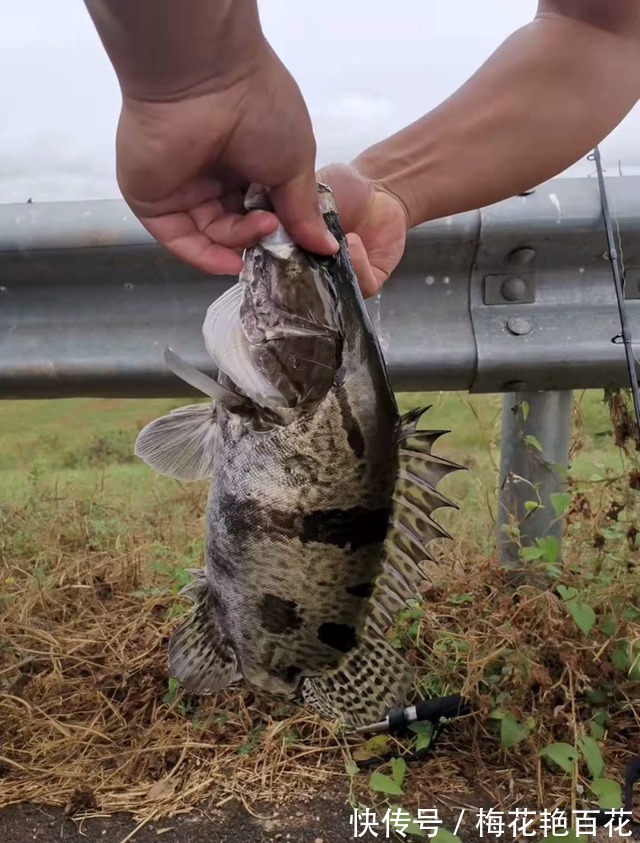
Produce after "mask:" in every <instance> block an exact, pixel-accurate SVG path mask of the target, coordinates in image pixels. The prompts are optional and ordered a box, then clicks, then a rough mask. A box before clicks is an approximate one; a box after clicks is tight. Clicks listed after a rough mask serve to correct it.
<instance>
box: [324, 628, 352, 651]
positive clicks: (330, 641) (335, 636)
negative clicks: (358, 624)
mask: <svg viewBox="0 0 640 843" xmlns="http://www.w3.org/2000/svg"><path fill="white" fill-rule="evenodd" d="M318 638H319V640H320V641H322V643H323V644H326V645H327V646H328V647H333V649H334V650H339V651H340V652H341V653H348V652H349V651H350V650H353V648H354V647H355V646H356V645H357V643H358V638H357V636H356V630H355V627H353V626H351V625H350V624H346V623H323V624H322V626H319V627H318Z"/></svg>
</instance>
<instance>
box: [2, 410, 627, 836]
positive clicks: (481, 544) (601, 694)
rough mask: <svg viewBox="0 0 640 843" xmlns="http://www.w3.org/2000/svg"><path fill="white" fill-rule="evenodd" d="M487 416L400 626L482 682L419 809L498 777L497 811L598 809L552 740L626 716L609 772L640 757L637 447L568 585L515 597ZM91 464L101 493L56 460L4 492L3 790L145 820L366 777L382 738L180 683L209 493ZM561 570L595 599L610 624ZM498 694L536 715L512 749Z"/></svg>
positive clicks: (412, 799) (445, 675)
mask: <svg viewBox="0 0 640 843" xmlns="http://www.w3.org/2000/svg"><path fill="white" fill-rule="evenodd" d="M418 400H419V399H418V398H415V399H412V401H411V403H417V401H418ZM451 400H453V399H451ZM456 400H461V399H459V398H458V399H456ZM464 400H466V399H464ZM405 403H406V402H405ZM485 410H486V411H483V416H482V419H479V421H482V424H481V425H479V426H478V429H482V430H484V432H483V433H481V439H482V442H481V444H480V446H477V447H476V448H475V450H474V451H473V453H471V454H469V458H467V454H465V453H461V452H460V451H456V447H455V442H454V444H453V445H451V444H444V443H443V446H442V449H441V451H444V452H445V453H447V454H448V455H450V456H452V457H454V458H457V459H458V460H461V461H463V462H466V463H469V462H471V463H472V464H473V472H471V473H469V474H468V475H466V477H464V478H462V477H461V478H460V479H456V478H451V480H450V481H448V482H450V483H451V484H452V485H451V486H450V487H449V489H450V490H452V489H453V491H451V492H450V493H451V494H452V495H453V496H455V497H457V498H458V499H459V500H460V501H461V503H462V507H463V512H462V514H460V513H447V514H446V518H443V521H445V520H446V524H447V527H448V528H449V529H450V530H452V531H453V532H454V534H457V536H458V538H457V539H456V541H455V542H453V543H450V542H445V543H441V544H440V546H439V552H440V556H441V559H442V563H441V565H440V568H439V569H436V570H435V571H434V576H433V581H432V582H431V583H429V585H428V587H426V588H425V591H424V601H423V603H422V606H421V610H420V611H414V612H413V613H412V615H411V617H407V618H405V619H401V620H400V621H399V624H398V629H397V630H396V631H395V633H394V634H395V636H396V637H397V638H399V639H400V640H402V643H403V646H404V647H405V649H406V651H407V654H408V657H409V658H410V660H411V661H412V662H413V663H414V665H415V667H416V675H417V679H418V685H419V690H420V692H421V693H422V694H425V695H434V694H444V693H454V692H460V691H462V692H463V693H464V694H465V695H467V696H468V698H469V699H470V701H471V702H472V704H473V706H474V709H475V712H474V714H473V715H471V716H470V717H468V718H465V719H463V720H461V721H457V722H454V723H453V724H452V726H451V728H450V729H449V730H448V732H447V733H446V734H445V735H444V737H442V738H441V742H440V744H439V747H438V750H437V752H436V754H435V755H434V756H432V757H431V758H430V759H429V760H428V761H426V762H424V763H420V764H418V765H416V766H414V767H412V769H411V771H410V773H409V776H408V779H407V785H406V788H405V797H404V800H403V804H404V805H406V806H407V807H411V806H412V805H416V804H418V802H419V800H420V799H422V804H424V799H425V798H427V802H428V803H429V804H433V801H434V798H435V797H436V796H437V797H439V798H441V799H443V800H444V801H445V802H446V801H447V799H448V798H449V799H453V800H454V801H456V802H457V804H460V801H461V800H464V795H465V794H468V793H475V794H477V793H478V792H479V791H481V790H484V791H485V792H487V793H488V794H489V801H490V802H492V804H493V805H497V806H506V805H508V806H514V805H523V804H532V803H534V804H536V803H537V804H538V805H539V806H542V807H545V808H548V809H553V808H555V807H560V808H563V809H565V810H566V809H570V808H571V807H576V806H577V807H581V806H587V807H594V805H595V798H594V797H593V795H592V794H591V793H590V791H589V787H588V776H587V771H586V769H585V768H584V767H583V766H580V768H579V772H578V775H577V776H576V777H575V779H574V780H572V779H571V777H570V776H567V775H565V774H563V773H561V772H559V771H557V770H553V769H551V768H549V767H548V766H547V765H546V764H545V763H543V762H542V761H541V759H540V757H539V751H540V750H541V749H542V748H544V747H545V746H547V745H548V744H549V743H552V742H558V741H562V742H568V743H570V744H574V742H575V741H576V740H577V739H578V738H579V737H580V736H581V735H583V734H589V729H590V724H591V723H592V722H593V720H594V718H596V719H597V718H598V716H599V715H598V712H599V711H602V710H606V712H607V718H608V719H607V722H606V734H605V735H604V737H603V738H602V740H601V748H602V753H603V757H604V759H605V762H606V776H607V777H608V778H613V779H618V780H619V779H620V778H621V774H622V769H623V765H624V763H625V761H626V760H628V758H629V757H631V755H632V754H634V752H635V753H637V752H640V692H639V691H638V679H639V678H640V667H637V668H636V670H637V674H636V673H635V672H633V670H632V672H631V677H635V678H630V675H629V658H628V656H629V654H631V660H633V658H635V657H638V658H639V659H640V612H638V611H637V609H638V607H640V568H639V566H638V565H637V561H636V560H637V556H638V553H637V550H638V542H637V540H636V532H635V531H636V530H637V529H638V520H639V519H638V513H639V509H638V486H640V482H639V478H640V474H639V473H638V462H637V457H636V456H635V455H633V454H631V455H624V454H623V453H622V452H620V451H619V450H618V451H616V450H615V448H614V446H613V445H612V444H609V445H607V449H606V450H607V453H608V455H609V457H608V460H605V459H602V460H600V459H598V460H595V461H594V459H593V458H592V456H590V458H589V459H590V462H588V463H587V462H584V463H582V464H581V466H580V470H579V471H577V474H579V476H580V479H579V480H576V481H574V483H573V487H572V492H573V496H574V497H573V506H572V511H571V513H570V515H569V522H570V524H569V529H568V537H567V542H566V554H565V560H564V565H563V568H562V571H561V573H560V577H559V579H558V578H557V579H555V580H553V581H551V582H550V589H549V590H547V591H542V592H540V591H535V590H533V589H531V588H527V587H522V588H520V589H518V590H517V591H516V592H513V593H511V592H510V591H509V589H508V587H507V583H506V581H505V574H504V571H503V570H502V569H501V568H500V566H499V565H498V564H497V562H496V559H495V557H494V555H493V553H492V552H490V548H491V545H492V543H493V536H492V535H490V530H492V529H493V527H492V525H491V519H492V518H493V517H494V503H495V496H494V494H493V490H492V487H491V483H492V479H491V478H492V475H491V464H492V462H493V461H494V460H495V447H496V438H495V433H496V426H495V424H496V418H497V416H496V412H495V403H494V404H492V405H491V406H490V407H489V409H486V408H485ZM145 413H146V411H145ZM151 415H153V413H151ZM577 419H578V423H577V428H576V437H575V443H574V455H575V456H576V459H578V456H577V455H578V454H579V453H580V452H582V453H583V454H584V453H585V452H587V451H589V449H590V448H591V447H592V445H593V439H594V436H595V433H594V431H593V430H590V431H587V432H585V429H584V427H585V425H584V422H583V421H581V420H580V419H581V413H580V412H578V414H577ZM144 420H145V419H141V420H140V422H138V421H136V424H135V426H136V427H139V424H140V423H142V421H144ZM429 422H430V423H433V422H435V423H436V425H437V422H438V419H437V418H435V419H432V418H430V419H429ZM601 425H602V422H601V418H599V419H598V421H597V425H596V426H597V427H600V428H601ZM132 440H133V432H132V435H131V441H132ZM598 441H600V440H598ZM598 447H599V448H600V449H601V450H604V449H603V448H602V446H598ZM107 450H108V449H107ZM112 456H113V455H110V456H108V459H111V458H112ZM587 465H588V466H589V467H587ZM89 471H90V472H91V476H92V478H93V481H94V485H93V489H92V492H91V493H89V492H88V491H86V487H85V486H83V485H82V483H80V480H79V478H77V477H75V478H74V477H73V476H71V477H70V476H68V475H65V478H66V479H65V480H64V482H63V481H58V480H56V481H55V482H52V481H51V478H50V477H49V476H48V475H47V471H46V467H45V469H38V470H36V469H34V468H33V466H31V467H30V468H29V470H28V471H27V480H26V481H25V483H26V485H25V484H23V485H21V491H20V495H15V496H13V497H14V498H15V500H14V502H9V500H8V499H6V500H5V502H4V503H2V504H1V508H0V581H1V582H2V597H1V598H0V599H1V601H2V602H1V603H0V606H2V615H1V616H0V729H1V732H2V736H3V741H2V749H1V750H0V805H7V804H10V803H12V802H18V801H24V800H31V801H36V802H43V803H47V804H58V805H66V806H67V809H68V811H69V812H70V813H73V814H76V813H87V812H89V813H90V812H92V811H97V810H100V811H107V812H111V811H116V810H131V811H133V812H134V813H135V814H136V815H137V816H139V817H140V818H142V819H144V818H147V817H149V816H151V815H155V816H162V815H164V814H168V813H172V812H175V811H180V810H186V809H189V808H190V807H191V806H193V805H194V804H195V803H197V802H198V801H199V800H201V799H203V798H205V797H213V798H214V801H215V804H223V803H224V802H225V801H226V800H228V799H229V798H232V797H238V798H240V799H242V800H244V801H245V803H246V804H247V805H248V806H251V804H252V803H253V802H254V801H255V800H256V799H260V800H261V801H278V800H280V799H283V798H285V797H286V796H290V795H296V796H297V797H300V796H305V795H311V794H312V793H314V792H317V790H318V789H319V788H320V787H322V786H325V785H328V784H331V783H337V782H343V781H346V780H347V776H346V773H345V761H346V760H348V759H349V757H350V756H351V753H352V752H353V751H357V750H358V749H359V750H360V751H361V752H362V749H363V748H365V749H366V746H367V744H366V742H365V741H364V740H363V739H353V738H349V739H346V738H344V737H342V736H340V735H339V734H338V733H337V732H336V731H335V730H334V729H333V728H332V726H331V724H326V723H321V722H320V721H318V720H317V719H316V718H314V717H312V716H309V715H308V714H307V713H306V712H304V711H300V710H296V709H293V708H291V707H288V706H285V705H281V704H279V703H277V702H274V701H269V700H265V699H262V698H259V697H256V696H255V695H254V694H253V693H251V692H249V691H246V690H240V691H234V692H229V693H224V694H219V695H216V696H214V697H210V698H192V697H189V696H187V695H184V694H183V693H182V692H181V691H180V689H178V688H177V687H175V684H174V683H172V682H168V680H167V672H166V643H167V638H168V635H169V633H170V631H171V630H172V628H173V627H174V626H175V624H176V623H177V621H178V615H179V614H181V613H182V612H183V611H184V610H185V605H184V604H183V603H182V601H181V600H179V599H178V598H177V597H176V593H177V590H178V589H179V588H180V586H181V585H182V584H183V582H184V574H183V573H182V572H183V570H184V568H187V567H195V566H197V565H198V564H199V557H200V556H201V553H202V541H201V536H202V518H203V504H204V499H205V495H206V489H205V488H203V487H202V486H200V485H199V486H197V487H192V486H188V487H182V486H180V485H179V484H175V483H171V482H169V481H164V480H163V479H157V478H154V479H153V481H150V480H149V479H141V478H144V477H145V475H144V473H138V469H137V467H136V470H135V471H134V470H133V468H132V467H131V466H127V465H126V461H125V465H124V466H123V467H122V472H123V474H122V476H120V479H119V480H118V481H117V482H115V481H113V478H111V479H110V475H109V471H108V470H105V469H104V468H99V467H98V468H95V467H91V466H90V467H89ZM127 472H129V473H127ZM143 472H144V469H143ZM479 475H480V478H481V479H480V480H479V479H478V476H479ZM96 478H97V479H96ZM21 482H22V481H21ZM82 482H83V483H85V482H86V478H84V480H83V481H82ZM114 483H115V485H114ZM456 483H457V484H458V485H457V486H456V485H455V484H456ZM110 484H111V485H110ZM140 484H143V485H144V484H147V485H146V486H144V493H142V491H141V488H142V486H141V485H140ZM81 489H83V490H84V491H80V490H81ZM6 497H7V496H5V498H6ZM471 502H473V503H472V504H471ZM467 506H469V510H471V509H473V513H471V511H470V516H472V517H469V518H467V517H466V516H465V509H466V507H467ZM478 524H481V525H482V524H483V525H484V527H483V532H482V534H480V533H479V531H478ZM487 548H488V549H489V552H487V550H486V549H487ZM558 583H561V584H563V585H565V586H567V587H574V588H575V589H576V590H577V592H578V596H579V600H580V601H582V602H584V603H587V604H588V605H589V606H591V607H592V608H593V610H594V611H595V613H596V617H597V622H596V624H595V626H594V628H593V629H592V630H591V631H590V632H589V634H588V635H584V634H583V633H582V632H581V631H580V630H579V629H578V627H577V626H576V623H575V622H574V620H573V618H572V617H571V616H570V614H569V612H568V611H567V605H566V603H565V602H563V601H562V600H561V599H560V597H559V596H558V595H557V593H556V592H555V591H554V588H555V586H556V585H557V584H558ZM621 653H623V654H624V653H627V662H626V663H625V661H624V656H623V655H621ZM498 708H500V709H502V710H503V711H507V712H509V713H510V714H511V715H512V716H513V717H514V718H515V719H516V720H518V721H519V722H520V723H525V722H526V721H528V720H529V723H528V731H527V736H526V737H525V738H523V740H522V741H521V742H519V743H518V745H517V746H515V747H513V748H510V749H503V748H502V746H501V742H500V736H499V726H500V722H499V721H498V720H495V719H492V718H491V716H490V715H491V714H492V713H493V712H495V710H496V709H498ZM409 746H410V741H405V742H403V743H402V745H400V744H397V743H396V742H395V741H390V743H389V748H390V749H396V750H398V751H401V749H402V748H404V749H407V748H409ZM367 782H368V775H367V774H361V775H358V776H356V777H355V780H354V782H353V784H354V786H355V789H356V791H358V792H360V793H362V794H366V793H367ZM366 798H368V800H369V802H370V801H371V794H370V793H369V794H368V796H367V797H366Z"/></svg>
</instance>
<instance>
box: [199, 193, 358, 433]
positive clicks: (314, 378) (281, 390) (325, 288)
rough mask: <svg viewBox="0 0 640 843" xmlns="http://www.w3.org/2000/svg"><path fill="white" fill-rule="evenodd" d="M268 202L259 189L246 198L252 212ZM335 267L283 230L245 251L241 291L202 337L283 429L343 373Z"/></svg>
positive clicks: (229, 297) (226, 301)
mask: <svg viewBox="0 0 640 843" xmlns="http://www.w3.org/2000/svg"><path fill="white" fill-rule="evenodd" d="M322 195H325V193H324V190H323V191H322ZM321 199H322V196H321ZM267 201H268V200H267V199H266V197H265V194H264V193H260V192H259V191H256V190H254V191H253V192H252V193H250V194H249V195H248V197H247V205H248V207H250V208H252V207H257V206H261V207H265V205H266V204H267ZM258 203H260V205H258ZM332 261H335V259H334V258H332V257H329V258H325V257H323V256H317V255H313V254H310V253H308V252H306V251H304V250H303V249H301V248H300V247H299V246H298V245H297V244H296V243H294V242H293V240H292V239H291V237H289V235H288V234H287V232H286V231H285V229H284V228H283V227H282V226H280V227H279V228H278V229H277V230H276V231H275V232H274V233H273V234H270V235H268V236H267V237H264V238H263V239H262V240H261V241H260V242H259V243H258V244H257V245H255V246H253V247H252V248H250V249H247V250H246V251H245V254H244V263H245V265H244V269H243V271H242V273H241V275H240V278H239V281H238V284H237V285H235V286H234V287H232V288H231V290H228V291H227V292H226V293H225V294H224V295H223V296H221V297H220V298H219V299H217V300H216V301H215V302H214V303H213V304H212V305H211V306H210V308H209V310H208V312H207V317H206V319H205V323H204V326H203V334H204V339H205V344H206V346H207V350H208V352H209V354H210V355H211V356H212V357H213V359H214V360H215V362H216V364H217V366H218V369H219V370H220V371H221V372H222V373H223V374H224V375H225V376H226V377H227V378H229V379H230V381H231V382H232V383H233V384H234V385H235V387H236V388H237V389H239V390H240V391H241V392H243V393H244V394H245V395H246V396H247V397H248V398H250V399H251V401H252V402H253V403H254V404H256V405H257V406H258V407H260V408H263V409H265V410H267V411H269V412H270V413H271V414H274V415H275V416H276V417H277V418H278V419H279V420H280V421H281V422H283V423H288V421H291V420H293V418H295V417H296V416H297V415H299V414H300V413H305V412H307V413H308V412H312V411H313V410H314V409H315V407H317V405H318V404H319V403H320V402H321V401H322V400H323V399H324V398H325V396H326V395H327V393H328V392H329V391H330V389H331V387H332V385H333V383H334V380H335V377H336V374H337V372H338V370H339V369H340V366H341V357H342V344H343V325H342V322H343V317H342V305H341V299H340V295H339V291H338V290H337V288H336V281H335V273H334V272H332Z"/></svg>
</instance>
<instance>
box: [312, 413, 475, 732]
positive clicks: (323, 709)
mask: <svg viewBox="0 0 640 843" xmlns="http://www.w3.org/2000/svg"><path fill="white" fill-rule="evenodd" d="M428 409H429V408H428V407H427V408H424V409H421V410H414V411H412V412H410V413H407V414H406V415H405V416H403V417H402V420H401V427H400V431H399V435H398V446H399V467H398V474H397V478H396V485H395V489H394V496H393V509H392V515H391V525H390V527H389V531H388V533H387V537H386V539H385V544H384V556H383V563H382V570H381V572H380V574H379V576H378V577H377V579H376V581H375V583H374V588H373V593H372V594H371V597H370V598H369V604H368V606H367V615H366V620H365V624H364V629H363V633H362V634H361V636H360V644H359V645H358V646H357V647H356V648H355V649H354V650H352V651H351V652H350V653H347V655H346V656H345V658H344V659H343V660H342V662H341V663H340V666H339V668H337V669H335V670H330V671H327V672H326V673H324V674H322V675H320V676H315V677H310V678H308V679H306V680H305V682H304V684H303V687H302V695H303V699H304V700H305V702H306V703H307V705H309V706H310V707H311V708H313V709H314V710H315V711H317V712H318V713H320V714H322V715H324V716H327V717H332V718H338V719H340V720H342V721H343V722H345V723H346V724H347V725H349V726H351V727H357V726H364V725H368V724H371V723H374V722H376V721H378V720H381V719H382V718H383V717H385V716H386V715H387V714H388V712H389V711H390V709H392V708H393V707H394V706H395V705H398V704H403V703H404V702H405V699H406V696H407V694H408V693H409V690H410V688H411V670H410V668H409V666H408V665H407V663H406V661H405V660H404V658H403V657H402V655H401V654H400V653H399V652H398V651H397V650H395V649H394V648H393V647H392V646H391V644H390V643H389V641H388V639H387V638H386V636H385V631H386V629H388V627H389V626H390V625H391V623H392V622H393V618H394V615H395V614H396V613H397V612H398V611H400V610H403V609H406V608H408V602H409V601H410V600H411V599H415V598H416V597H417V596H418V586H419V584H420V582H421V581H422V580H424V579H425V578H426V574H425V572H424V571H423V569H422V568H421V563H422V562H423V561H427V560H431V561H433V557H432V556H431V555H430V554H429V551H428V545H429V543H430V542H432V541H433V540H434V539H437V538H445V537H446V538H450V536H449V534H448V533H447V532H446V530H444V529H443V528H442V527H440V525H439V524H437V523H436V521H434V519H433V517H432V514H433V511H434V510H435V509H438V508H439V507H442V506H453V505H454V504H452V502H451V501H449V499H448V498H446V497H445V496H444V495H442V494H441V493H440V492H438V490H437V486H438V483H439V482H440V480H441V479H442V478H443V477H446V476H447V475H448V474H450V473H451V472H452V471H456V470H459V469H461V468H462V466H458V465H456V464H455V463H452V462H449V461H448V460H444V459H442V458H441V457H436V456H433V455H432V454H431V448H432V446H433V444H434V442H435V441H436V440H437V439H438V438H439V437H440V436H442V435H443V433H446V432H447V431H442V430H434V431H428V430H426V431H419V430H417V424H418V422H419V421H420V418H421V416H422V415H423V414H424V412H426V410H428Z"/></svg>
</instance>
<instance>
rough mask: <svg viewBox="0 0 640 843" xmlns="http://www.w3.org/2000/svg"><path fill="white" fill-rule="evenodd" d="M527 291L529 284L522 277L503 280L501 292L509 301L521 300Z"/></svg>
mask: <svg viewBox="0 0 640 843" xmlns="http://www.w3.org/2000/svg"><path fill="white" fill-rule="evenodd" d="M526 292H527V285H526V283H525V281H524V280H523V279H522V278H507V280H506V281H503V282H502V286H501V287H500V293H501V294H502V298H503V299H506V300H507V301H521V300H522V299H523V298H524V297H525V295H526Z"/></svg>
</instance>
